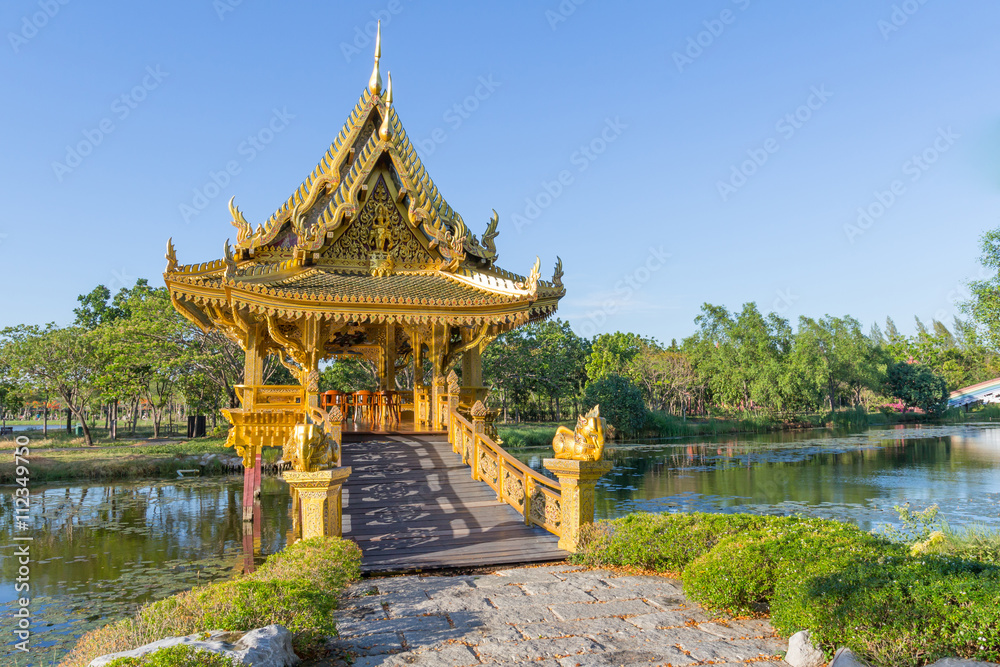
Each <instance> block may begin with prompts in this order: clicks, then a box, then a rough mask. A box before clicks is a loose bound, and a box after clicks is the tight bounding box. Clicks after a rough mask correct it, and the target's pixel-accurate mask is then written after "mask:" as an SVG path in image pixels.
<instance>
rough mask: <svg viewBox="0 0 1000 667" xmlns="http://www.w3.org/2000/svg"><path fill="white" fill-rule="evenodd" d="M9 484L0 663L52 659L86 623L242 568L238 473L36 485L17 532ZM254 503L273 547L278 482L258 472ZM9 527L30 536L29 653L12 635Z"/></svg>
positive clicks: (2, 502)
mask: <svg viewBox="0 0 1000 667" xmlns="http://www.w3.org/2000/svg"><path fill="white" fill-rule="evenodd" d="M12 490H13V488H12V487H8V488H7V489H5V493H4V494H3V496H2V497H0V506H2V508H3V511H2V512H0V553H2V555H3V556H2V558H3V562H4V567H3V572H2V578H0V607H2V611H0V614H2V615H3V617H4V623H3V627H4V633H5V637H4V644H5V645H6V646H5V647H4V651H3V656H2V657H0V664H12V663H13V664H18V665H49V664H56V663H57V662H58V661H59V659H61V658H62V657H63V656H64V655H65V654H66V652H68V650H69V649H70V648H72V646H73V644H74V643H75V641H76V638H77V637H79V636H80V635H81V634H82V633H84V632H86V631H87V630H90V629H93V628H95V627H100V626H101V625H104V624H106V623H107V622H108V621H110V620H115V619H118V618H121V617H123V616H126V615H128V614H129V613H131V612H132V611H134V610H135V608H136V606H137V605H139V604H142V603H143V602H148V601H150V600H158V599H161V598H164V597H167V596H169V595H172V594H174V593H177V592H180V591H182V590H187V589H190V588H191V587H192V586H195V585H198V584H200V583H201V584H204V583H207V582H210V581H214V580H217V579H226V578H229V577H231V576H232V575H233V574H234V573H235V572H240V571H242V568H243V521H242V506H241V498H242V495H243V478H242V476H238V475H236V476H226V477H207V478H193V479H183V480H178V479H174V480H154V481H143V482H118V483H102V484H79V483H75V484H64V485H57V484H50V485H44V486H41V485H39V486H37V487H35V488H33V489H32V494H31V519H32V522H31V528H30V530H28V531H24V530H17V531H16V532H15V530H14V526H13V525H12V524H13V521H14V519H13V517H14V503H13V499H12V497H11V495H12V494H11V493H10V491H12ZM261 506H262V508H263V514H264V516H265V517H266V520H265V521H264V522H263V524H262V526H261V536H260V542H261V545H260V546H261V552H262V553H273V552H275V551H277V550H279V549H281V548H282V547H283V546H284V544H285V539H286V535H287V534H288V532H289V531H290V530H291V527H292V525H291V516H290V507H291V499H290V496H289V494H288V491H287V487H286V485H285V483H284V482H283V481H281V480H279V479H275V478H268V477H265V478H264V479H263V480H262V484H261ZM14 535H19V536H24V535H30V536H32V537H33V540H32V541H31V542H30V543H29V544H30V550H31V564H30V568H31V570H30V574H29V581H28V583H29V585H30V597H31V601H32V605H31V609H32V612H33V620H34V624H33V626H32V629H31V642H30V646H31V649H32V651H31V653H30V654H24V653H20V652H16V651H15V650H14V646H13V643H14V642H15V641H17V640H16V639H13V638H12V637H11V635H10V629H11V627H12V625H13V623H11V622H9V621H10V620H11V619H12V614H13V612H14V611H15V610H16V609H17V607H16V606H15V605H16V602H15V599H16V598H17V597H18V596H19V595H18V593H17V592H16V590H15V585H16V581H15V576H16V570H17V563H16V558H14V551H15V548H16V545H17V544H24V542H18V543H15V542H14V541H13V540H12V537H13V536H14ZM21 595H24V594H23V593H21ZM14 660H16V661H17V662H16V663H14V662H13V661H14Z"/></svg>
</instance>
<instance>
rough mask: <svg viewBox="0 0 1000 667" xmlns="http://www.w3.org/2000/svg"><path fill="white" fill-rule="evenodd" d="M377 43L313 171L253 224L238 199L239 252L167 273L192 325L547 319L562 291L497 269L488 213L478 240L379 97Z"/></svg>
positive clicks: (172, 266) (555, 282) (386, 99)
mask: <svg viewBox="0 0 1000 667" xmlns="http://www.w3.org/2000/svg"><path fill="white" fill-rule="evenodd" d="M380 56H381V38H380V36H379V37H378V38H377V42H376V56H375V66H374V68H373V72H372V76H371V79H370V81H369V84H368V86H367V88H366V89H365V90H364V92H363V93H362V94H361V97H360V99H359V100H358V102H357V104H356V105H355V106H354V109H353V110H352V111H351V113H350V115H349V117H348V119H347V122H346V123H344V126H343V127H342V128H341V130H340V133H339V134H338V135H337V138H336V139H335V140H334V142H333V143H332V144H331V145H330V147H329V149H328V150H327V151H326V153H325V155H324V156H323V158H322V159H321V160H320V161H319V163H318V164H317V165H316V168H315V169H313V170H312V172H311V173H310V174H309V175H308V176H307V177H306V179H305V180H304V181H303V182H302V184H301V185H300V186H299V188H298V189H297V190H296V191H295V192H294V193H293V194H292V195H291V196H290V197H289V198H288V199H287V200H286V201H285V203H284V204H283V205H282V206H281V207H280V208H278V210H277V211H275V212H274V214H273V215H271V216H270V217H269V218H268V219H267V220H266V221H265V222H264V223H262V224H260V225H258V226H257V228H256V230H254V229H252V227H251V225H250V223H249V222H247V220H246V218H245V217H244V216H243V214H242V213H241V212H240V210H239V208H237V207H236V206H235V205H234V203H233V201H232V200H231V201H230V212H231V214H232V224H233V225H234V226H235V227H236V229H237V235H236V245H235V246H234V247H232V248H230V246H229V242H228V241H227V243H226V253H225V255H226V256H225V257H224V258H223V259H221V260H216V261H214V262H210V263H207V264H195V265H186V266H181V265H179V264H177V260H176V255H175V252H174V249H173V245H172V243H170V242H168V251H167V260H168V265H167V269H166V271H165V273H164V280H165V281H166V283H167V285H168V287H169V289H170V291H171V295H172V297H173V298H174V301H175V304H177V305H178V306H179V307H180V310H181V312H182V313H184V314H185V315H186V316H188V317H189V318H191V319H192V320H193V321H195V322H197V323H198V324H199V326H204V327H207V326H210V325H211V321H212V320H213V319H214V318H213V317H212V315H211V309H212V308H215V307H222V308H227V307H228V308H246V309H248V310H249V311H250V312H257V313H264V314H269V315H275V314H278V315H283V316H286V317H300V316H303V315H305V316H310V317H312V316H320V317H323V318H324V319H330V320H334V321H337V320H342V321H358V318H359V317H361V318H367V319H369V320H371V321H379V322H381V321H398V322H428V321H432V322H451V323H453V324H456V325H457V324H473V323H483V322H485V321H492V322H495V323H497V324H498V325H501V328H503V329H507V328H510V327H512V326H516V325H517V324H521V323H523V322H525V321H528V320H531V319H537V318H540V317H545V316H547V315H549V314H551V313H552V312H554V311H555V310H556V308H557V306H558V301H559V299H560V298H561V297H562V296H563V294H565V289H564V288H563V286H562V282H561V276H562V270H561V262H560V263H557V266H556V274H555V275H554V276H553V279H552V281H550V282H546V281H542V280H540V278H539V274H540V270H539V262H537V261H536V263H535V266H534V267H533V269H532V271H531V272H530V273H529V275H528V276H521V275H517V274H513V273H510V272H507V271H504V270H502V269H500V268H498V267H496V266H495V261H496V259H497V253H496V247H495V245H494V239H495V238H496V236H497V234H498V232H497V225H498V222H499V218H498V216H497V215H496V212H495V211H494V214H493V217H492V219H491V220H490V222H489V224H488V225H487V227H486V231H485V233H484V234H483V237H482V240H480V239H477V238H476V236H474V235H473V234H471V233H470V231H469V229H468V227H467V226H466V224H465V222H464V220H463V219H462V216H461V215H459V214H458V212H456V211H455V210H454V209H452V208H451V206H449V205H448V203H447V201H445V199H444V197H443V196H442V195H441V193H440V191H439V190H438V188H437V186H435V185H434V181H433V180H431V178H430V175H429V174H428V173H427V170H426V169H425V168H424V165H423V163H422V162H421V160H420V158H419V156H418V155H417V153H416V150H415V148H414V146H413V144H412V143H411V142H410V140H409V138H408V137H407V135H406V131H405V130H404V129H403V125H402V123H401V122H400V119H399V116H398V115H397V114H396V111H395V108H394V107H393V104H392V78H391V75H390V76H389V78H388V86H387V88H386V89H385V90H384V91H383V90H382V79H381V73H380V71H379V57H380Z"/></svg>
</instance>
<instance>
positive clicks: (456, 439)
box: [448, 410, 562, 536]
mask: <svg viewBox="0 0 1000 667" xmlns="http://www.w3.org/2000/svg"><path fill="white" fill-rule="evenodd" d="M448 439H449V440H450V442H451V444H452V448H453V449H454V451H455V452H456V453H458V454H462V460H463V461H465V462H466V463H467V464H468V465H469V466H471V467H472V476H473V478H475V479H478V480H481V481H483V482H485V483H486V484H488V485H489V487H490V488H491V489H493V490H494V491H496V494H497V500H498V501H500V502H505V503H507V504H508V505H510V506H511V507H513V508H514V509H515V510H517V511H518V512H519V513H520V514H521V516H523V517H524V522H525V523H526V524H527V525H535V526H540V527H542V528H544V529H545V530H547V531H549V532H550V533H553V534H555V535H560V536H561V535H562V488H561V486H560V484H559V482H557V481H555V480H553V479H550V478H549V477H546V476H545V475H543V474H541V473H538V472H536V471H534V470H532V469H531V468H530V467H528V466H527V465H525V464H524V463H521V462H520V461H518V460H517V459H516V458H514V457H513V456H511V455H510V454H509V453H508V452H507V451H506V450H504V448H503V447H501V446H500V445H498V444H497V443H496V442H494V441H493V439H492V438H490V437H489V436H488V435H487V434H485V433H477V432H476V429H475V427H474V426H473V424H472V423H471V422H470V421H469V420H468V419H466V418H465V417H464V416H462V415H461V414H460V413H459V412H458V411H457V410H453V411H451V413H450V418H449V429H448Z"/></svg>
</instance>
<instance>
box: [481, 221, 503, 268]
mask: <svg viewBox="0 0 1000 667" xmlns="http://www.w3.org/2000/svg"><path fill="white" fill-rule="evenodd" d="M499 224H500V214H499V213H497V210H496V209H493V217H491V218H490V223H489V224H488V225H486V233H485V234H483V247H484V248H485V249H486V251H487V252H488V253H489V255H490V259H491V260H493V261H494V262H495V261H497V258H498V257H499V255H497V246H496V243H495V242H494V241H493V239H495V238H496V237H497V236H499V235H500V232H498V231H497V225H499Z"/></svg>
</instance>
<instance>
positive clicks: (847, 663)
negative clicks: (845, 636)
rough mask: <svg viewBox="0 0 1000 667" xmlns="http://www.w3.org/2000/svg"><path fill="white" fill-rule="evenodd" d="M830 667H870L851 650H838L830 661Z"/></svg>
mask: <svg viewBox="0 0 1000 667" xmlns="http://www.w3.org/2000/svg"><path fill="white" fill-rule="evenodd" d="M830 667H868V665H867V663H865V662H864V661H862V660H860V659H858V657H857V656H856V655H854V654H853V653H852V652H851V649H849V648H841V649H837V652H836V653H834V654H833V660H831V661H830Z"/></svg>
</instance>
